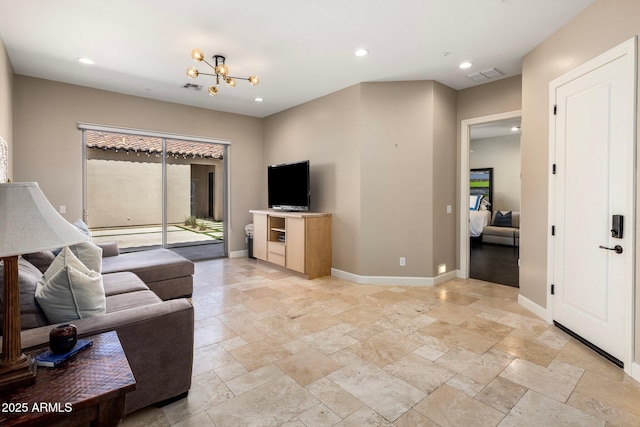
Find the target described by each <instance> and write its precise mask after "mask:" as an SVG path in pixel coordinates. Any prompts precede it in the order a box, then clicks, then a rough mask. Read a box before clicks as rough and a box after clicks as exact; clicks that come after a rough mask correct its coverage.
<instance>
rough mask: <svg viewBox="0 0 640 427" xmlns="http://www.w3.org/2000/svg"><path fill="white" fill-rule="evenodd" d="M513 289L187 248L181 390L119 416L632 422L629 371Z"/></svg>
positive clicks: (130, 420) (222, 421)
mask: <svg viewBox="0 0 640 427" xmlns="http://www.w3.org/2000/svg"><path fill="white" fill-rule="evenodd" d="M517 292H518V289H515V288H511V287H507V286H502V285H495V284H491V283H488V282H482V281H478V280H473V279H471V280H452V281H449V282H447V283H444V284H441V285H439V286H436V287H405V286H369V285H357V284H354V283H350V282H347V281H344V280H339V279H336V278H331V277H325V278H321V279H316V280H312V281H307V280H303V279H300V278H298V277H295V276H291V275H289V274H286V273H283V272H281V271H278V270H274V269H271V268H269V267H268V266H265V265H264V264H258V263H256V262H254V261H252V260H248V259H246V258H244V259H231V260H230V259H221V260H213V261H204V262H198V263H197V264H196V275H195V285H194V294H193V302H194V306H195V316H196V332H195V347H196V349H195V358H194V367H193V385H192V389H191V392H190V394H189V396H188V398H186V399H183V400H181V401H178V402H175V403H172V404H170V405H167V406H164V407H162V408H156V407H149V408H146V409H143V410H141V411H138V412H137V413H134V414H131V415H129V416H128V417H126V418H125V420H124V423H123V425H124V426H145V427H148V426H205V427H206V426H218V427H223V426H234V427H235V426H291V427H293V426H301V427H302V426H307V427H310V426H330V425H331V426H332V425H336V426H398V427H400V426H403V427H404V426H412V427H415V426H566V425H576V426H605V425H608V426H613V425H622V426H631V425H635V426H639V425H640V385H639V384H638V383H637V382H636V381H634V380H633V379H631V378H630V377H628V376H626V375H624V373H623V371H622V370H620V369H618V368H617V367H615V366H614V365H612V364H611V363H609V362H608V361H606V360H604V359H602V358H601V357H600V356H598V355H596V354H595V353H593V352H592V351H591V350H589V349H588V348H586V347H584V346H583V345H581V344H579V343H578V342H576V341H575V340H574V339H572V338H570V337H569V336H567V335H566V334H564V333H563V332H561V331H560V330H558V329H557V328H555V327H554V326H550V325H548V324H547V323H546V322H544V321H542V320H540V319H539V318H537V317H536V316H534V315H533V314H531V313H530V312H528V311H527V310H525V309H524V308H522V307H521V306H520V305H518V303H517V302H516V301H517Z"/></svg>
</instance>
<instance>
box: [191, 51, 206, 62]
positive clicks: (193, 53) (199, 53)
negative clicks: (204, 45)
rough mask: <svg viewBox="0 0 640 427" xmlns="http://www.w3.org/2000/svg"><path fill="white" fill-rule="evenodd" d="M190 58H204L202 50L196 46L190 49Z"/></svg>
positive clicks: (197, 59) (195, 59)
mask: <svg viewBox="0 0 640 427" xmlns="http://www.w3.org/2000/svg"><path fill="white" fill-rule="evenodd" d="M191 58H193V60H194V61H198V62H200V61H202V60H203V59H204V53H202V51H201V50H200V49H198V48H196V49H193V50H192V51H191Z"/></svg>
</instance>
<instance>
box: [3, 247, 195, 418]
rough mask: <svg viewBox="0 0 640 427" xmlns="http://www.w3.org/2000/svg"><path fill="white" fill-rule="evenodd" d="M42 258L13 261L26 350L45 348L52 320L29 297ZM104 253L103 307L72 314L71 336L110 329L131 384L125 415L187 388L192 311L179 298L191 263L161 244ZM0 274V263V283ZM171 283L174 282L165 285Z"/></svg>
mask: <svg viewBox="0 0 640 427" xmlns="http://www.w3.org/2000/svg"><path fill="white" fill-rule="evenodd" d="M107 252H108V251H107ZM106 255H109V253H106ZM48 257H49V255H48V254H44V257H43V254H42V253H40V254H38V255H37V256H32V257H28V256H27V257H26V258H27V259H29V258H31V259H32V261H34V264H40V265H38V267H36V265H34V264H32V263H30V262H29V261H27V259H24V258H20V260H19V264H18V267H19V282H20V308H21V320H22V329H23V330H22V333H21V336H22V348H23V349H24V350H27V351H28V350H31V349H36V348H46V347H47V345H48V341H49V332H50V331H51V329H52V328H53V327H54V326H55V325H53V324H49V322H48V321H47V318H46V316H45V315H44V313H43V312H42V310H41V309H40V307H39V305H38V304H37V302H36V300H35V298H34V292H35V287H36V283H37V281H38V280H39V279H40V277H41V276H42V271H41V270H42V268H44V264H46V262H45V263H43V258H44V259H46V258H48ZM109 258H113V260H112V261H111V262H106V263H104V264H103V272H102V273H103V274H102V277H103V284H104V289H105V295H106V305H107V307H106V314H104V315H100V316H94V317H88V318H84V319H78V320H74V321H73V322H72V323H73V324H74V325H76V327H77V328H78V336H79V337H89V336H91V335H95V334H99V333H102V332H107V331H113V330H115V331H116V332H117V333H118V337H119V339H120V342H121V343H122V347H123V349H124V352H125V354H126V356H127V359H128V361H129V364H130V366H131V369H132V371H133V374H134V376H135V378H136V383H137V385H136V390H135V391H133V392H131V393H129V394H128V395H127V398H126V406H125V412H126V413H127V414H128V413H131V412H133V411H135V410H137V409H140V408H143V407H145V406H148V405H151V404H154V403H160V402H164V401H169V400H173V399H176V398H179V397H183V396H186V394H187V393H188V391H189V389H190V387H191V371H192V364H193V336H194V310H193V305H192V304H191V302H190V301H189V300H188V299H186V298H180V297H181V296H183V295H187V294H188V295H190V294H191V290H192V289H193V276H192V275H193V271H194V265H193V263H192V262H191V261H189V260H186V259H185V258H183V257H181V256H179V255H177V254H175V253H173V252H171V251H168V250H166V249H156V250H152V251H147V252H139V253H135V254H121V255H114V256H112V257H105V258H104V259H103V261H106V260H107V259H109ZM167 265H170V266H171V268H167ZM125 269H128V270H129V271H126V270H125ZM118 270H120V271H118ZM1 273H2V265H1V264H0V285H3V283H2V274H1ZM142 277H144V278H146V279H147V280H149V282H148V283H145V281H144V279H142ZM172 283H177V284H178V286H176V287H175V288H173V291H171V284H172ZM0 289H1V287H0ZM156 289H157V290H158V292H159V293H160V294H161V295H162V296H159V295H158V294H157V293H156ZM0 294H1V293H0ZM163 299H164V300H163ZM0 307H1V306H0ZM0 319H1V316H0ZM0 330H1V329H0Z"/></svg>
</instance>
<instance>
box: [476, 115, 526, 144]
mask: <svg viewBox="0 0 640 427" xmlns="http://www.w3.org/2000/svg"><path fill="white" fill-rule="evenodd" d="M521 122H522V119H521V118H520V117H514V118H511V119H504V120H499V121H496V122H489V123H482V124H477V125H473V126H471V127H470V130H469V139H470V140H476V139H485V138H494V137H496V136H506V135H520V134H521V133H522V132H521V130H520V124H521ZM513 127H516V128H518V130H517V131H513V130H511V129H512V128H513Z"/></svg>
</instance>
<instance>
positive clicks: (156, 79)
mask: <svg viewBox="0 0 640 427" xmlns="http://www.w3.org/2000/svg"><path fill="white" fill-rule="evenodd" d="M592 2H593V0H322V1H319V0H317V1H312V0H271V1H264V0H244V1H219V0H180V1H177V0H136V1H132V0H102V1H100V0H57V1H51V0H28V1H16V0H0V37H1V38H2V39H3V41H4V43H5V46H6V48H7V52H8V55H9V58H10V60H11V63H12V65H13V67H14V71H15V72H16V73H17V74H22V75H27V76H33V77H39V78H43V79H49V80H55V81H61V82H68V83H73V84H77V85H82V86H88V87H93V88H98V89H104V90H109V91H115V92H120V93H125V94H130V95H136V96H142V97H147V98H154V99H159V100H163V101H169V102H176V103H180V104H186V105H192V106H197V107H202V108H209V109H213V110H219V111H228V112H233V113H240V114H247V115H250V116H256V117H265V116H268V115H270V114H273V113H276V112H279V111H282V110H285V109H287V108H290V107H293V106H296V105H299V104H302V103H304V102H307V101H310V100H312V99H315V98H318V97H320V96H323V95H327V94H329V93H332V92H335V91H337V90H340V89H343V88H345V87H348V86H351V85H353V84H356V83H359V82H378V81H398V80H436V81H438V82H440V83H443V84H445V85H447V86H450V87H452V88H454V89H463V88H467V87H470V86H474V85H476V84H478V83H475V82H473V81H472V80H470V79H468V78H467V77H466V76H467V74H471V73H477V72H479V71H482V70H486V69H489V68H492V67H497V68H499V69H500V70H502V71H504V72H505V73H506V75H505V77H509V76H514V75H518V74H520V72H521V60H522V57H523V56H524V55H525V54H526V53H527V52H529V51H530V50H531V49H532V48H534V47H535V46H536V45H537V44H538V43H540V42H541V41H543V40H544V39H545V38H547V37H548V36H549V35H551V34H552V33H553V32H554V31H556V30H557V29H558V28H560V27H561V26H562V25H564V24H565V23H566V22H568V21H569V20H570V19H571V18H573V17H574V16H576V15H577V14H578V13H579V12H580V11H582V10H583V9H584V8H585V7H587V6H588V5H589V4H591V3H592ZM195 47H197V48H200V49H201V50H202V51H203V52H204V53H205V55H206V56H207V58H210V57H211V56H213V55H215V54H222V55H225V56H226V57H227V65H228V66H229V68H230V70H231V74H232V75H237V76H245V77H248V76H249V75H250V74H257V75H258V76H259V77H260V85H258V86H256V87H252V86H251V85H249V84H248V83H247V82H244V81H239V82H238V85H237V86H236V87H235V88H228V87H226V86H225V85H223V87H221V88H220V93H219V95H218V96H217V97H215V98H214V97H211V96H209V95H208V94H207V92H206V88H207V87H208V86H209V85H210V84H212V83H213V79H212V78H210V77H207V76H199V77H198V78H197V79H195V80H191V79H189V78H188V77H187V76H186V74H185V72H186V69H187V67H189V66H192V65H196V66H197V67H198V68H199V69H200V71H203V72H204V71H206V70H205V69H204V68H202V66H203V64H194V62H193V61H192V60H191V58H190V52H191V50H192V49H193V48H195ZM358 48H366V49H368V50H369V51H370V54H369V55H368V56H366V57H355V56H354V54H353V53H354V51H355V50H356V49H358ZM445 52H448V54H446V55H445ZM78 57H89V58H91V59H93V60H94V61H95V64H94V65H92V66H86V65H82V64H80V63H78V62H77V58H78ZM465 60H467V61H471V62H472V63H473V66H472V68H470V69H468V70H460V69H458V67H457V66H458V64H459V63H460V62H462V61H465ZM185 83H199V84H202V85H203V86H204V89H203V90H202V91H200V92H197V91H194V90H188V89H184V88H182V86H183V85H184V84H185ZM257 96H259V97H262V98H264V102H262V103H257V102H255V101H253V99H254V98H255V97H257Z"/></svg>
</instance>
